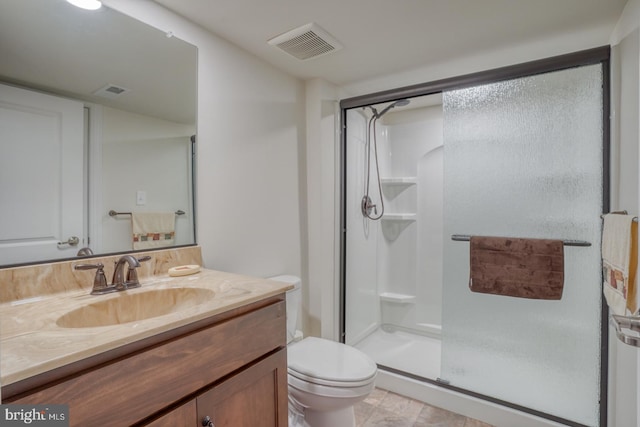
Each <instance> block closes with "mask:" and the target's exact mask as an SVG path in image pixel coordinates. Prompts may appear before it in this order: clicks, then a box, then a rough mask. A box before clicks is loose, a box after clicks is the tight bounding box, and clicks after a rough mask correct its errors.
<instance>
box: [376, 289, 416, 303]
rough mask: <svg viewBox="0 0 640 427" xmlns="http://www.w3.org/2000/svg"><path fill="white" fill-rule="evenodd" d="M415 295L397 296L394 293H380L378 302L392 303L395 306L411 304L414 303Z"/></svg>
mask: <svg viewBox="0 0 640 427" xmlns="http://www.w3.org/2000/svg"><path fill="white" fill-rule="evenodd" d="M415 300H416V297H415V295H406V294H397V293H395V292H382V293H381V294H380V301H385V302H394V303H397V304H412V303H413V302H415Z"/></svg>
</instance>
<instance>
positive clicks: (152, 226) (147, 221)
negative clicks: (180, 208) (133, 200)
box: [131, 212, 176, 249]
mask: <svg viewBox="0 0 640 427" xmlns="http://www.w3.org/2000/svg"><path fill="white" fill-rule="evenodd" d="M175 223H176V214H175V213H174V212H133V213H132V214H131V225H132V229H133V249H149V248H159V247H163V246H172V245H173V242H174V239H175V234H176V231H175Z"/></svg>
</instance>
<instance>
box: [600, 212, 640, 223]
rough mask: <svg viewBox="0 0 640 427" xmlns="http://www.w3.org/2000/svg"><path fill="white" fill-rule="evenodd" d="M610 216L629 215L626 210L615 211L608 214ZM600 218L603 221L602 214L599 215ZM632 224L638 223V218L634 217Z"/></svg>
mask: <svg viewBox="0 0 640 427" xmlns="http://www.w3.org/2000/svg"><path fill="white" fill-rule="evenodd" d="M609 213H610V214H616V215H629V214H628V212H627V211H626V210H624V211H615V212H609ZM600 218H602V219H604V214H602V215H600ZM633 222H638V217H637V216H634V217H633Z"/></svg>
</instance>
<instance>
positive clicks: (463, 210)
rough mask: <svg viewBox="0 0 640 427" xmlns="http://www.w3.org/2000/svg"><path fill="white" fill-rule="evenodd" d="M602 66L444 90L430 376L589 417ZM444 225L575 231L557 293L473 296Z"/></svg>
mask: <svg viewBox="0 0 640 427" xmlns="http://www.w3.org/2000/svg"><path fill="white" fill-rule="evenodd" d="M602 82H603V75H602V65H600V64H598V65H590V66H584V67H579V68H572V69H567V70H562V71H556V72H552V73H546V74H540V75H536V76H531V77H526V78H520V79H514V80H510V81H505V82H500V83H495V84H488V85H483V86H478V87H473V88H469V89H462V90H457V91H452V92H447V93H445V94H444V149H445V154H444V156H445V157H444V168H445V169H444V171H445V174H444V177H445V178H444V179H445V184H444V198H445V200H444V203H445V210H444V212H445V224H444V230H445V237H446V238H445V244H444V260H445V261H444V283H443V292H444V295H443V311H442V312H443V324H442V341H443V344H442V373H441V379H442V380H444V381H447V382H449V383H450V385H452V386H455V387H459V388H462V389H466V390H469V391H473V392H476V393H480V394H482V395H485V396H489V397H491V398H494V399H498V400H502V401H506V402H509V403H511V404H515V405H518V406H521V407H524V408H528V409H530V410H533V411H535V412H540V413H544V414H548V415H551V416H552V417H558V418H562V419H563V420H570V421H572V422H574V423H579V424H583V425H587V426H597V425H598V424H599V397H600V396H599V395H600V310H601V308H600V307H601V305H600V304H601V288H600V278H601V267H600V253H599V250H600V227H601V219H600V214H601V213H602V199H603V169H602V167H603V166H602V165H603V138H602V135H603V124H602V117H603V110H602V105H603V91H602V84H603V83H602ZM453 234H464V235H480V236H502V237H507V236H511V237H531V238H550V239H562V240H585V241H588V242H590V243H591V246H590V247H571V246H565V247H564V263H565V270H564V271H565V281H564V291H563V295H562V299H561V300H559V301H549V300H534V299H524V298H514V297H508V296H499V295H489V294H480V293H473V292H471V291H470V289H469V286H468V282H469V243H468V242H459V241H452V240H450V236H451V235H453Z"/></svg>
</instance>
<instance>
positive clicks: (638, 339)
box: [609, 314, 640, 347]
mask: <svg viewBox="0 0 640 427" xmlns="http://www.w3.org/2000/svg"><path fill="white" fill-rule="evenodd" d="M609 323H610V324H611V326H613V327H614V328H615V329H616V336H617V337H618V339H619V340H620V341H622V342H623V343H625V344H628V345H630V346H633V347H640V336H638V335H636V336H634V335H629V334H626V333H624V332H623V331H622V328H625V329H630V330H632V331H634V332H640V317H637V316H619V315H617V314H612V315H611V317H610V318H609Z"/></svg>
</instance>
